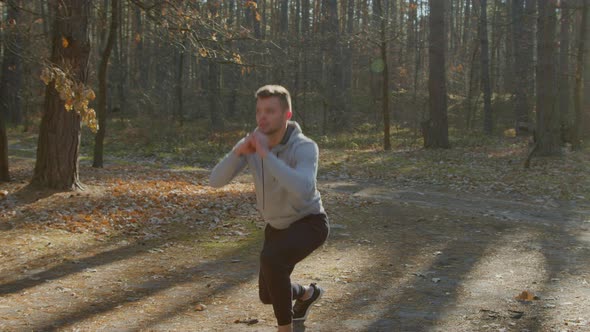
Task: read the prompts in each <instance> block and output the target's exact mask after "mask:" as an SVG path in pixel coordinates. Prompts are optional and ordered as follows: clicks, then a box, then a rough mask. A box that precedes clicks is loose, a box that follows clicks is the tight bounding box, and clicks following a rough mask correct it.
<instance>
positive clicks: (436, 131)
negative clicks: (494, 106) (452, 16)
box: [422, 0, 450, 149]
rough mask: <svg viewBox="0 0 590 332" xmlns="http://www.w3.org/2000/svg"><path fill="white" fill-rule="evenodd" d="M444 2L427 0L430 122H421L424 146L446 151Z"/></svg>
mask: <svg viewBox="0 0 590 332" xmlns="http://www.w3.org/2000/svg"><path fill="white" fill-rule="evenodd" d="M445 2H446V1H440V0H429V1H428V4H429V7H430V17H429V24H428V26H429V29H430V36H429V48H428V56H429V59H428V61H429V63H428V65H429V72H430V73H429V77H428V93H429V96H430V99H429V111H430V112H429V114H430V119H429V120H426V121H425V122H423V123H422V130H423V135H424V147H426V148H445V149H447V148H450V144H449V134H448V121H447V86H446V74H445V65H446V62H445V49H446V45H447V42H446V32H445Z"/></svg>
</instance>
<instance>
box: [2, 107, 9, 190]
mask: <svg viewBox="0 0 590 332" xmlns="http://www.w3.org/2000/svg"><path fill="white" fill-rule="evenodd" d="M8 181H10V173H9V171H8V137H7V135H6V126H5V125H4V115H3V114H2V113H0V182H8Z"/></svg>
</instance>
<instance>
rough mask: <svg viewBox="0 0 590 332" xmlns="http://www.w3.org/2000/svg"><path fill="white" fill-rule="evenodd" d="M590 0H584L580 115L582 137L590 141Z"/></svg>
mask: <svg viewBox="0 0 590 332" xmlns="http://www.w3.org/2000/svg"><path fill="white" fill-rule="evenodd" d="M588 1H589V0H584V6H583V10H584V12H585V14H584V15H586V21H585V22H584V23H583V24H582V26H581V28H582V29H583V30H585V36H586V41H585V42H584V67H583V71H582V75H583V76H582V80H583V82H584V83H583V84H582V86H583V87H584V91H583V92H584V93H583V96H584V99H583V103H582V113H581V116H580V126H581V128H580V138H581V139H583V140H584V142H588V139H590V43H589V42H588V38H589V35H590V17H588V15H590V14H589V13H588V11H590V8H589V7H590V4H588Z"/></svg>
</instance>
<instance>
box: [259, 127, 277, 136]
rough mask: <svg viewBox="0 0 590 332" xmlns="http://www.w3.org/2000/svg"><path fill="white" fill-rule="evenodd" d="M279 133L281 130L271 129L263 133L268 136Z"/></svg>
mask: <svg viewBox="0 0 590 332" xmlns="http://www.w3.org/2000/svg"><path fill="white" fill-rule="evenodd" d="M278 132H279V128H269V129H268V130H266V131H263V132H262V133H263V134H264V135H266V136H272V135H274V134H276V133H278Z"/></svg>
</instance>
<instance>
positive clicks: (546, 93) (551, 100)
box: [536, 1, 560, 156]
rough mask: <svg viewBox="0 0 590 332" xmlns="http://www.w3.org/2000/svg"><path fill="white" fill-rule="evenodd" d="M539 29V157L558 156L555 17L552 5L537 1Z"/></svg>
mask: <svg viewBox="0 0 590 332" xmlns="http://www.w3.org/2000/svg"><path fill="white" fill-rule="evenodd" d="M538 9H539V21H538V22H539V25H538V29H537V54H538V59H539V60H538V65H537V132H536V134H537V154H538V155H542V156H549V155H556V154H559V152H560V144H559V142H560V140H559V114H558V113H557V110H556V106H557V91H556V89H555V82H556V78H557V77H556V73H555V32H556V29H555V28H556V22H557V20H556V14H555V7H554V4H553V3H549V2H548V1H538Z"/></svg>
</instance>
